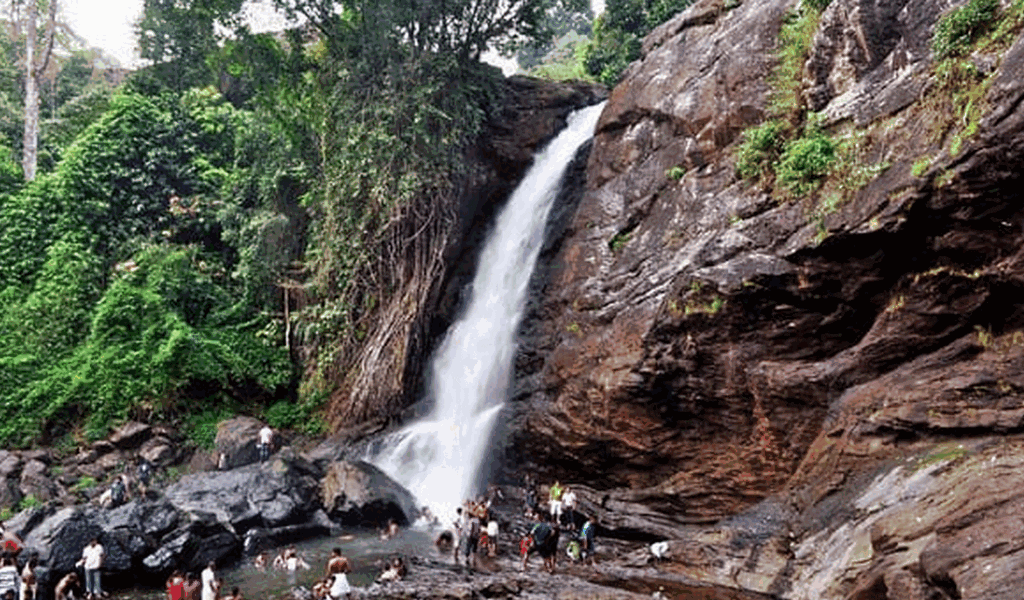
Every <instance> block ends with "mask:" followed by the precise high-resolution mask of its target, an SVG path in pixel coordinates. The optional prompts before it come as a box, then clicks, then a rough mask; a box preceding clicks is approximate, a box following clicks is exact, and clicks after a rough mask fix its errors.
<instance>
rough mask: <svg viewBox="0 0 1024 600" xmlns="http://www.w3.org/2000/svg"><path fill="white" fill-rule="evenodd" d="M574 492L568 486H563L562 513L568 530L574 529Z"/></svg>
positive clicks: (575, 500)
mask: <svg viewBox="0 0 1024 600" xmlns="http://www.w3.org/2000/svg"><path fill="white" fill-rule="evenodd" d="M576 502H577V499H576V492H575V491H574V490H573V489H572V488H571V487H569V486H565V491H564V492H562V513H563V515H564V516H565V521H566V522H567V525H568V527H569V529H570V530H572V531H575V530H576Z"/></svg>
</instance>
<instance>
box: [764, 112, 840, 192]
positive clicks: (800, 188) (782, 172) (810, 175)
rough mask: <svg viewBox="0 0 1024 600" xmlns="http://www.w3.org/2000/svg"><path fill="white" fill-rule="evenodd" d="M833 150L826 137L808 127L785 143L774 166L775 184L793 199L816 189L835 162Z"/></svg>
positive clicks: (833, 147)
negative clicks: (776, 180)
mask: <svg viewBox="0 0 1024 600" xmlns="http://www.w3.org/2000/svg"><path fill="white" fill-rule="evenodd" d="M836 150H837V148H836V143H835V142H834V141H833V140H832V138H831V137H830V136H828V135H827V134H825V133H824V132H822V131H821V130H819V129H816V128H810V130H809V131H807V132H805V135H803V136H801V137H799V138H797V139H795V140H792V141H790V142H789V143H787V144H786V148H785V150H784V151H783V152H782V156H780V157H779V162H778V166H777V167H776V174H777V176H778V183H779V185H780V186H781V187H782V189H784V190H786V191H787V192H788V193H791V194H793V195H794V196H797V197H802V196H806V195H807V194H809V193H811V192H813V191H814V190H816V189H818V186H819V185H820V184H821V180H822V178H823V177H825V176H826V175H828V173H829V171H830V170H831V169H832V167H833V166H834V165H835V164H836V161H837V160H838V157H837V154H836Z"/></svg>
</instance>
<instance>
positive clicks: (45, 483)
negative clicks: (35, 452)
mask: <svg viewBox="0 0 1024 600" xmlns="http://www.w3.org/2000/svg"><path fill="white" fill-rule="evenodd" d="M18 490H19V491H20V492H21V494H22V495H23V496H32V497H34V498H35V499H36V500H39V501H40V502H48V501H50V500H53V499H54V498H56V497H57V495H58V494H59V492H60V489H59V488H58V487H57V484H56V483H54V482H53V480H52V479H51V478H50V473H49V467H47V466H46V463H44V462H42V461H39V460H30V461H28V462H27V463H25V466H24V467H22V469H21V480H20V482H19V484H18Z"/></svg>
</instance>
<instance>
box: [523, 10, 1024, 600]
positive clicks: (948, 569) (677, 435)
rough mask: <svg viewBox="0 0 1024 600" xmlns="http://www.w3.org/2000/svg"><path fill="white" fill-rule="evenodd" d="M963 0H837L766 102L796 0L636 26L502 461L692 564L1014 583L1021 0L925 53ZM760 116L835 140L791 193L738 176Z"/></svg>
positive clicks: (720, 573) (930, 586)
mask: <svg viewBox="0 0 1024 600" xmlns="http://www.w3.org/2000/svg"><path fill="white" fill-rule="evenodd" d="M963 4H964V3H963V2H947V1H945V0H832V2H831V3H830V4H829V5H828V6H827V7H826V8H824V10H823V11H822V12H821V13H820V15H816V16H815V19H814V21H812V24H813V28H812V29H811V31H812V32H813V36H812V37H810V38H809V40H808V45H807V47H806V49H805V53H804V54H803V55H802V56H801V58H800V62H799V65H800V68H799V69H798V72H797V78H796V82H795V83H796V91H795V97H796V109H791V110H789V111H788V112H787V111H780V109H779V108H778V104H779V102H780V100H779V97H780V94H781V93H782V91H780V86H781V85H783V83H782V82H780V78H781V77H782V76H781V75H780V70H779V61H780V59H779V56H780V53H781V52H782V50H783V49H784V48H783V45H784V44H785V43H786V42H780V31H782V30H784V29H785V28H787V27H789V26H791V25H792V24H793V23H794V22H795V21H797V20H798V19H799V15H800V14H801V13H800V12H798V11H801V10H803V11H804V13H803V14H806V11H807V10H809V8H808V7H800V6H799V5H798V4H797V3H795V2H793V1H792V0H743V1H740V2H729V1H726V2H723V1H722V0H701V1H699V2H697V3H696V4H694V5H693V6H691V7H690V8H689V9H688V10H686V11H685V12H683V13H681V14H679V15H677V16H676V17H675V18H673V19H672V20H670V21H669V22H667V23H665V24H664V25H662V26H661V27H660V28H658V29H657V30H655V31H654V32H653V33H652V34H651V35H650V36H649V37H648V38H647V39H646V40H645V42H644V56H643V58H642V59H641V60H640V61H638V62H637V63H634V64H633V65H632V66H631V67H630V69H629V70H628V72H627V74H626V76H625V79H624V81H623V82H622V83H621V84H620V85H619V86H618V87H616V88H615V89H614V90H613V92H612V94H611V98H610V100H609V104H608V106H607V108H606V109H605V111H604V114H603V116H602V118H601V121H600V124H599V126H598V133H597V136H596V138H595V141H594V144H593V150H592V152H591V154H590V158H589V163H588V164H587V167H586V172H585V189H584V190H583V192H582V197H581V198H580V199H579V200H578V205H574V209H573V210H574V212H573V213H572V214H571V215H569V216H568V217H567V218H566V223H567V224H566V226H565V229H564V233H563V235H562V236H561V237H560V238H559V239H558V240H556V241H555V242H554V243H553V245H552V248H551V249H550V251H549V252H548V254H547V255H546V259H545V260H546V263H545V264H544V265H543V267H542V268H541V269H540V272H539V275H538V277H537V278H536V281H535V282H534V283H535V288H536V290H537V298H536V299H535V301H534V304H533V305H532V307H531V312H530V315H529V316H528V317H527V322H526V324H525V325H524V329H523V341H522V347H521V349H520V352H519V356H518V361H517V378H516V380H517V387H516V390H515V395H514V402H513V403H512V406H511V407H510V408H509V416H510V419H509V423H511V425H510V427H509V433H508V435H509V436H510V440H509V441H510V443H508V444H507V450H506V452H507V460H506V463H507V464H510V465H516V466H517V468H518V469H519V471H522V470H529V471H535V472H540V473H541V474H543V475H545V476H548V477H552V478H554V477H560V478H562V480H563V481H564V480H570V481H574V482H575V481H578V482H582V483H586V484H587V486H589V487H590V488H591V489H587V490H586V493H585V500H586V503H587V504H588V506H589V507H590V508H591V509H592V510H594V511H597V512H600V513H602V516H603V517H604V520H605V523H606V524H607V526H608V527H609V528H610V529H613V530H614V529H618V530H619V531H620V533H622V534H623V535H626V534H628V535H632V536H637V535H639V536H649V537H651V538H652V539H653V538H655V537H657V538H668V539H670V540H671V541H670V547H671V549H672V552H671V560H670V561H668V563H666V564H665V565H664V567H663V568H664V569H665V570H668V571H672V572H676V573H680V574H684V575H687V576H691V577H694V578H696V579H699V580H702V581H708V582H713V583H717V584H721V585H726V586H731V587H736V588H741V589H747V590H752V591H758V592H764V593H770V594H773V595H776V596H778V597H782V598H794V599H796V598H801V599H802V598H808V599H811V598H817V599H822V600H823V599H830V598H850V599H853V598H857V599H868V598H889V599H893V600H894V599H897V598H899V599H925V598H987V599H992V598H1016V597H1017V596H1018V595H1019V590H1020V589H1022V588H1024V582H1022V581H1021V579H1022V577H1024V575H1022V573H1024V569H1022V568H1021V567H1022V566H1024V551H1022V547H1024V543H1022V542H1021V540H1022V539H1024V538H1022V537H1021V534H1020V533H1019V532H1020V531H1021V529H1020V527H1019V526H1018V524H1017V523H1016V522H1015V521H1014V519H1015V518H1019V517H1014V516H1013V515H1015V514H1018V513H1020V512H1021V509H1022V508H1024V501H1022V500H1021V499H1020V497H1019V495H1016V494H1014V493H1013V490H1014V489H1015V488H1019V487H1020V485H1021V484H1022V481H1021V478H1022V475H1021V469H1020V468H1019V465H1018V463H1019V462H1020V461H1021V460H1024V448H1022V441H1024V437H1022V436H1021V433H1022V431H1024V393H1022V390H1024V371H1022V367H1024V311H1022V310H1021V308H1020V304H1019V303H1018V302H1017V301H1016V298H1017V296H1018V294H1020V293H1021V291H1022V286H1024V252H1022V249H1021V242H1022V241H1024V204H1022V203H1021V202H1020V191H1019V190H1020V188H1019V187H1018V186H1019V184H1020V182H1021V181H1020V180H1021V172H1022V171H1021V169H1020V165H1022V164H1024V103H1022V101H1024V77H1022V76H1021V74H1022V73H1024V37H1022V35H1021V33H1020V32H1021V27H1022V25H1024V18H1022V17H1021V14H1022V12H1024V7H1022V5H1021V2H1019V1H1018V2H1014V3H1006V2H1004V3H1003V5H1001V6H999V7H998V8H997V9H996V10H995V11H994V13H993V14H992V15H991V18H989V19H987V20H986V22H985V24H984V25H983V26H982V27H981V29H983V30H984V32H983V34H982V36H981V38H979V39H980V41H976V42H974V44H973V45H970V46H967V47H965V48H964V49H963V52H962V54H961V55H959V56H956V55H954V56H953V57H952V58H946V59H944V60H939V59H938V57H937V56H936V53H935V52H934V51H933V39H934V35H935V31H936V29H937V27H936V25H937V24H938V23H939V22H940V19H944V18H947V17H946V15H949V14H950V13H951V11H954V10H957V9H958V8H959V7H960V6H962V5H963ZM972 4H978V3H977V2H975V3H972ZM811 111H813V112H814V114H812V113H811ZM772 118H775V119H778V121H779V122H780V123H781V124H782V125H781V127H783V128H788V129H789V130H790V131H797V132H800V131H803V132H808V131H815V132H820V133H821V135H824V136H826V137H827V138H828V139H830V140H832V142H830V143H831V144H833V146H832V147H833V148H835V149H836V152H837V155H838V156H839V158H838V159H837V161H836V163H834V165H833V167H832V168H831V170H830V171H829V173H828V174H827V175H824V176H822V177H821V178H820V179H814V180H813V181H812V183H813V184H814V185H812V186H811V187H810V189H811V191H810V192H805V193H793V192H792V188H789V189H787V187H786V186H785V185H784V176H782V175H775V176H772V175H771V174H769V175H767V176H762V177H759V178H754V179H742V178H740V177H739V176H738V175H737V161H738V156H739V155H740V154H741V152H742V151H743V148H744V144H745V143H746V142H745V141H744V140H747V139H749V138H747V137H745V136H744V132H745V131H749V130H750V128H752V127H755V126H758V125H761V124H762V123H765V122H767V121H768V120H769V119H772ZM796 135H800V134H796ZM816 135H817V134H816ZM771 160H772V161H774V164H768V165H767V166H766V167H765V168H766V169H767V170H769V171H770V170H771V169H775V168H779V169H781V166H780V165H781V162H780V159H779V157H778V156H775V157H774V158H773V159H771ZM769 162H771V161H769ZM519 471H516V472H515V474H517V475H518V474H519Z"/></svg>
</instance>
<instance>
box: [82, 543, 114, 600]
mask: <svg viewBox="0 0 1024 600" xmlns="http://www.w3.org/2000/svg"><path fill="white" fill-rule="evenodd" d="M104 558H106V553H105V552H104V551H103V546H102V545H100V541H99V539H97V538H92V540H90V541H89V545H88V546H86V547H85V548H83V549H82V560H80V561H78V564H80V565H82V567H83V568H84V569H85V597H86V600H97V599H98V598H103V597H105V596H107V594H105V593H104V592H103V584H102V582H101V581H100V568H102V567H103V559H104Z"/></svg>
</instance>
